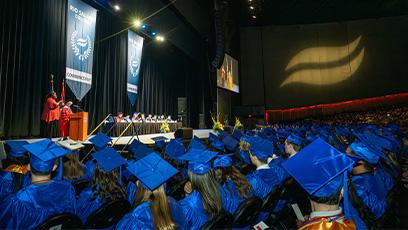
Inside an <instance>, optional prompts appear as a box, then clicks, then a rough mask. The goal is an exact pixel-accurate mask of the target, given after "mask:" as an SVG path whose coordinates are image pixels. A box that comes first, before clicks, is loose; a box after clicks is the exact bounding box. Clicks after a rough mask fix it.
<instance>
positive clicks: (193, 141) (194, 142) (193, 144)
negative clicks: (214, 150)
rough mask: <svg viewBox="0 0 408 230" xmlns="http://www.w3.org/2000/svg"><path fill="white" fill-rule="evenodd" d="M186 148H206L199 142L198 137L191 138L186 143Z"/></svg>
mask: <svg viewBox="0 0 408 230" xmlns="http://www.w3.org/2000/svg"><path fill="white" fill-rule="evenodd" d="M188 148H190V149H191V148H194V149H206V148H207V147H206V146H205V145H204V144H203V143H202V142H201V140H200V139H198V138H193V139H191V141H190V144H189V145H188Z"/></svg>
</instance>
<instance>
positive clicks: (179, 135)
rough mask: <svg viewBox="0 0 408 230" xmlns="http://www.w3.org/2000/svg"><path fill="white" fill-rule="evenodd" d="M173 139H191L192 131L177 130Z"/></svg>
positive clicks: (186, 129) (187, 129)
mask: <svg viewBox="0 0 408 230" xmlns="http://www.w3.org/2000/svg"><path fill="white" fill-rule="evenodd" d="M174 137H175V138H183V139H191V138H193V129H192V128H181V129H177V130H176V132H174Z"/></svg>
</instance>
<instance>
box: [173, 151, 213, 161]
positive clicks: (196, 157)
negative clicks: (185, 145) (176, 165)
mask: <svg viewBox="0 0 408 230" xmlns="http://www.w3.org/2000/svg"><path fill="white" fill-rule="evenodd" d="M217 154H218V153H217V152H213V151H209V150H203V149H189V150H188V151H187V153H185V154H184V155H182V156H180V157H179V159H180V160H185V161H193V162H196V163H207V162H209V161H210V160H211V159H212V158H214V157H215V156H217Z"/></svg>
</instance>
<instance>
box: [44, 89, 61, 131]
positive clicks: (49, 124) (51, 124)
mask: <svg viewBox="0 0 408 230" xmlns="http://www.w3.org/2000/svg"><path fill="white" fill-rule="evenodd" d="M56 100H57V94H56V93H55V92H51V93H49V94H48V95H47V99H46V101H45V102H44V105H43V112H42V115H41V121H42V122H41V123H42V124H41V125H42V130H41V134H42V136H44V137H48V138H51V137H58V135H59V108H60V105H61V103H62V102H57V101H56Z"/></svg>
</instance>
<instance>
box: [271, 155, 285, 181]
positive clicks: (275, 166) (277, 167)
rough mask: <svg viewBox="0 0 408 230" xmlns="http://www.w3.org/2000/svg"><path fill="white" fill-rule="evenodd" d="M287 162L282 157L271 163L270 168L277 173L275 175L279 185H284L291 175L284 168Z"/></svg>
mask: <svg viewBox="0 0 408 230" xmlns="http://www.w3.org/2000/svg"><path fill="white" fill-rule="evenodd" d="M284 161H285V160H284V159H283V158H282V157H278V158H275V159H273V160H271V161H270V162H269V164H268V165H269V168H271V170H273V171H275V175H276V177H277V178H278V180H279V183H283V182H284V181H285V180H287V179H288V178H289V177H290V175H289V173H288V172H287V171H286V170H285V169H284V168H283V167H282V163H283V162H284Z"/></svg>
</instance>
